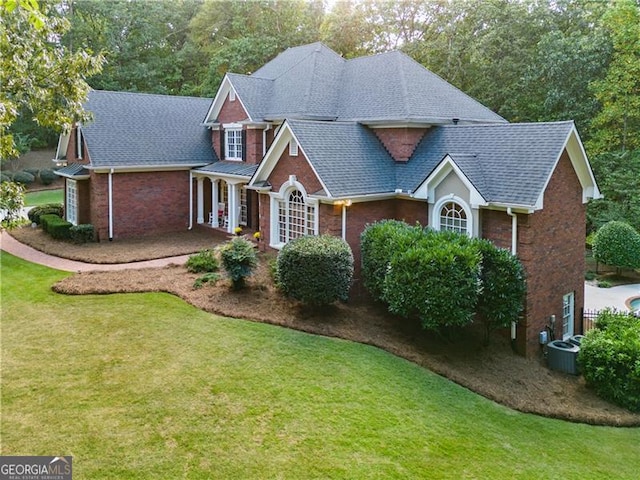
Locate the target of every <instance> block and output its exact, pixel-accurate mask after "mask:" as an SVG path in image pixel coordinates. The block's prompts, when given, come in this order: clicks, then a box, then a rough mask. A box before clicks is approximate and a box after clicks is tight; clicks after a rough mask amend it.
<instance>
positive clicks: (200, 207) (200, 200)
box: [196, 177, 204, 223]
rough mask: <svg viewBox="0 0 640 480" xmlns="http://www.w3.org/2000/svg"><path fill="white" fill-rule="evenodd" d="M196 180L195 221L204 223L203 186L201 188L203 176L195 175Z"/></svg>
mask: <svg viewBox="0 0 640 480" xmlns="http://www.w3.org/2000/svg"><path fill="white" fill-rule="evenodd" d="M197 180H198V189H197V190H198V217H197V220H196V221H197V222H198V223H204V188H203V184H204V178H203V177H197Z"/></svg>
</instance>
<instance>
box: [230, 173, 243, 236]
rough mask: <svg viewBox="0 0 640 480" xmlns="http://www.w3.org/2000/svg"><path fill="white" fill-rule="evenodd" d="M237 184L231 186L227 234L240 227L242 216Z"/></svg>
mask: <svg viewBox="0 0 640 480" xmlns="http://www.w3.org/2000/svg"><path fill="white" fill-rule="evenodd" d="M239 193H240V192H239V190H238V185H237V184H231V185H229V212H228V213H229V228H228V229H227V232H229V233H233V231H234V230H235V228H236V227H237V226H238V217H239V214H240V194H239Z"/></svg>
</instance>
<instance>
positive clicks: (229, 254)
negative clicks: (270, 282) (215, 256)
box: [220, 237, 258, 290]
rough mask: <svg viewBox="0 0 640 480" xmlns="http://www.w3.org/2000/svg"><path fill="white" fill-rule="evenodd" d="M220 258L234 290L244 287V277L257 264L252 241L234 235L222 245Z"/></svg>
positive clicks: (249, 273)
mask: <svg viewBox="0 0 640 480" xmlns="http://www.w3.org/2000/svg"><path fill="white" fill-rule="evenodd" d="M220 258H221V260H222V266H223V268H224V269H225V271H226V272H227V275H228V276H229V278H230V279H231V282H232V284H233V288H234V289H236V290H238V289H241V288H243V287H244V285H245V279H246V277H248V276H249V275H251V274H252V273H253V271H254V270H255V268H256V267H257V266H258V254H257V253H256V250H255V248H254V245H253V243H252V242H250V241H249V240H247V239H246V238H243V237H235V238H233V239H232V240H230V241H228V242H227V243H225V244H224V245H222V246H221V247H220Z"/></svg>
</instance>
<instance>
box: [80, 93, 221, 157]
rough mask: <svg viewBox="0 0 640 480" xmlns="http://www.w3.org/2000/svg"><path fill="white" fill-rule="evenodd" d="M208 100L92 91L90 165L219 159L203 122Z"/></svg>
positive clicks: (85, 129) (89, 103) (85, 133)
mask: <svg viewBox="0 0 640 480" xmlns="http://www.w3.org/2000/svg"><path fill="white" fill-rule="evenodd" d="M210 103H211V99H208V98H196V97H178V96H169V95H150V94H144V93H125V92H110V91H99V90H92V91H91V92H89V96H88V99H87V102H86V104H85V109H86V110H88V111H90V112H91V113H92V114H93V121H92V122H90V123H87V124H86V125H83V126H82V127H81V128H82V134H83V136H84V139H85V142H86V145H87V149H88V151H89V156H90V158H91V166H90V168H117V167H134V166H135V167H152V166H159V167H160V166H165V167H166V166H172V167H173V166H180V165H183V166H185V167H190V166H197V165H205V164H207V163H211V162H213V161H214V160H215V159H216V157H215V154H214V152H213V149H212V148H211V139H210V136H209V134H208V132H207V131H206V130H205V129H203V128H202V127H201V126H200V125H201V124H200V122H201V120H202V118H203V116H204V113H205V112H206V110H207V107H208V106H209V104H210Z"/></svg>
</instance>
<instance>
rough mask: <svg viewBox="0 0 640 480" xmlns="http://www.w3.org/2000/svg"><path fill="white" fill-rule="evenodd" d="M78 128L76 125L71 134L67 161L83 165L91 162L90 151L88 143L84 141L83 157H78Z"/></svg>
mask: <svg viewBox="0 0 640 480" xmlns="http://www.w3.org/2000/svg"><path fill="white" fill-rule="evenodd" d="M77 131H78V130H77V129H76V128H75V127H74V128H73V129H72V130H71V133H70V134H69V143H68V144H67V152H66V155H67V162H69V163H81V164H83V165H88V164H89V151H88V150H87V145H86V144H85V143H84V142H83V148H82V159H80V158H78V157H76V133H77Z"/></svg>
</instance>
